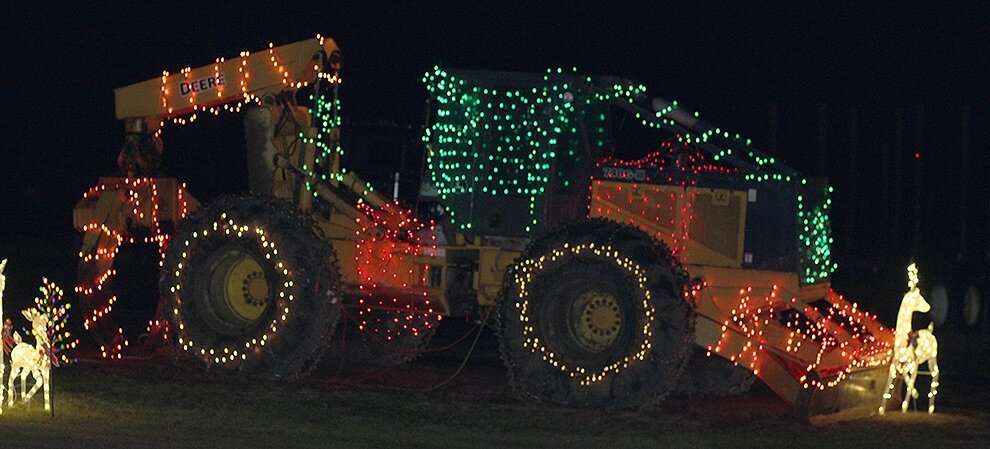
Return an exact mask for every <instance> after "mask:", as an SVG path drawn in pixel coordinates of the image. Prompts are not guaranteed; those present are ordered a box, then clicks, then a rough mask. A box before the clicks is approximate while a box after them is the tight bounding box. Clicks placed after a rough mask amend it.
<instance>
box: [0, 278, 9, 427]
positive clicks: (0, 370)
mask: <svg viewBox="0 0 990 449" xmlns="http://www.w3.org/2000/svg"><path fill="white" fill-rule="evenodd" d="M5 268H7V259H4V260H3V261H2V262H0V326H4V325H5V323H4V321H3V290H4V289H5V288H6V287H7V277H6V276H4V275H3V270H4V269H5ZM2 340H3V337H2V336H0V413H3V376H4V374H6V371H7V362H6V357H7V345H6V342H4V341H2Z"/></svg>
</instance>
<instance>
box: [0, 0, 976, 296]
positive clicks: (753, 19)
mask: <svg viewBox="0 0 990 449" xmlns="http://www.w3.org/2000/svg"><path fill="white" fill-rule="evenodd" d="M17 3H20V2H17ZM337 3H338V2H320V3H316V4H308V5H293V6H274V5H267V4H256V3H247V4H241V3H240V2H230V3H226V2H225V3H215V4H214V3H205V4H200V3H194V2H179V3H160V4H159V3H155V4H150V5H145V4H115V5H110V6H94V5H95V4H93V5H91V4H89V3H86V2H84V3H83V4H82V5H81V6H68V5H55V6H52V5H35V4H33V2H32V3H23V4H18V5H15V6H13V7H11V6H6V7H5V12H4V14H3V19H2V23H0V28H2V38H0V42H2V48H3V52H4V58H3V61H4V65H3V69H2V70H0V76H2V78H0V80H2V83H0V85H2V86H3V90H4V92H3V95H0V98H2V101H3V103H2V105H3V111H4V116H5V119H4V127H3V129H4V130H5V131H4V133H3V137H4V138H3V140H2V145H3V155H4V161H3V162H2V163H0V167H2V172H0V191H2V192H3V193H4V195H3V197H4V203H5V204H4V207H2V208H0V211H2V212H0V213H2V215H0V229H2V231H3V232H2V233H0V257H4V256H7V255H8V254H10V255H13V256H14V257H15V258H29V259H30V258H34V262H32V264H31V265H32V267H31V268H30V269H29V270H30V271H31V274H32V275H34V274H35V271H37V272H38V274H39V275H40V273H41V272H50V271H55V272H57V273H60V274H58V275H57V276H56V277H59V276H61V277H62V278H64V279H62V281H63V282H66V283H67V284H69V285H71V282H72V281H73V280H72V279H71V277H72V276H73V273H72V269H73V268H72V267H73V266H74V263H75V262H74V257H75V251H77V249H76V248H75V246H74V245H75V244H76V243H75V240H74V239H76V238H77V237H76V233H75V231H73V229H72V222H71V210H72V207H73V205H74V204H75V202H76V201H77V200H78V199H79V198H80V197H81V194H82V192H84V191H85V190H86V189H87V188H88V187H89V186H91V185H92V184H94V183H95V182H96V179H97V177H99V176H101V175H110V174H112V172H113V171H114V169H115V168H116V167H115V158H116V155H117V152H118V150H119V148H120V145H121V143H122V138H123V133H122V125H121V124H120V123H119V122H117V121H116V120H115V118H114V111H113V89H114V88H115V87H120V86H123V85H127V84H130V83H134V82H139V81H143V80H145V79H149V78H153V77H156V76H159V75H160V74H161V71H162V70H169V71H171V72H176V71H178V70H179V69H180V68H182V67H186V66H193V67H195V66H199V65H203V64H208V63H211V62H212V61H213V60H214V58H216V57H218V56H226V57H230V56H235V55H237V54H238V52H240V51H241V50H251V51H256V50H261V49H263V48H266V47H267V45H268V43H269V42H274V43H275V44H276V45H280V44H285V43H289V42H294V41H297V40H301V39H305V38H309V37H312V36H314V35H315V34H317V33H322V34H323V35H325V36H330V37H333V38H334V39H335V40H336V41H337V43H338V44H339V45H340V47H341V51H342V53H343V58H344V69H343V77H344V80H345V84H344V85H343V86H342V94H341V95H342V100H343V105H344V106H343V107H344V109H343V111H344V115H345V117H346V119H347V120H348V121H349V122H352V123H361V122H390V123H391V122H394V123H397V124H400V125H405V126H409V127H412V129H413V130H414V134H415V130H416V129H418V127H419V126H421V124H422V118H423V111H424V109H423V108H424V102H425V100H426V91H425V89H424V87H423V85H422V83H421V82H420V78H421V76H422V74H423V72H425V71H426V70H428V69H430V68H431V67H432V66H433V65H435V64H441V65H443V66H445V67H452V68H471V69H491V70H508V71H530V72H542V71H544V70H546V69H547V68H550V67H568V68H570V67H577V68H578V70H579V71H580V72H583V73H589V74H601V75H616V76H621V77H625V78H629V79H633V80H637V81H639V82H641V83H643V84H645V85H646V86H647V87H648V88H649V91H650V92H651V93H652V94H653V95H658V96H661V97H665V98H668V99H674V100H678V101H679V103H680V104H681V105H682V106H684V107H687V108H689V109H693V110H697V111H700V112H701V116H702V118H704V119H706V120H708V121H709V122H711V123H714V124H717V125H719V126H721V127H723V128H724V129H729V130H732V131H734V132H739V133H741V134H743V135H745V136H749V137H751V138H753V140H754V142H755V143H756V145H757V146H760V147H762V148H766V149H768V150H769V151H770V152H771V153H773V154H775V155H778V156H782V157H784V158H785V159H787V160H788V161H789V162H790V163H791V165H792V166H794V167H796V168H797V169H799V170H802V171H804V172H806V173H808V174H811V175H827V176H829V177H830V179H831V180H832V182H833V184H834V185H835V186H836V190H837V194H836V197H837V198H836V203H837V205H836V211H835V217H834V218H835V221H836V222H835V229H836V240H837V241H838V242H845V243H841V244H838V246H837V255H838V261H839V263H840V266H842V267H845V268H840V273H839V274H842V272H843V270H844V269H845V270H852V271H855V270H859V269H861V268H862V269H870V262H869V261H870V260H871V258H876V257H878V256H877V255H878V254H883V252H884V251H889V250H890V248H892V247H893V248H895V249H898V250H897V251H894V252H893V253H891V254H887V255H885V256H883V258H884V259H885V261H891V262H892V261H900V260H901V259H905V258H907V257H909V256H910V254H906V253H905V252H906V251H907V250H904V248H909V247H910V238H908V237H905V236H907V235H910V234H911V232H913V231H912V230H913V229H914V226H913V225H912V224H908V225H901V226H900V227H898V226H895V225H894V224H892V223H894V222H896V221H897V220H895V219H893V218H890V217H891V216H893V217H902V218H904V217H906V218H910V217H914V216H920V217H921V218H922V220H923V221H922V223H923V226H921V227H920V229H921V233H922V234H923V236H922V240H923V241H925V242H927V243H931V244H932V245H939V246H941V247H943V248H949V247H952V248H955V246H958V243H957V242H955V240H953V238H954V237H953V236H954V235H955V234H956V233H957V232H956V230H957V228H958V225H957V224H956V223H958V221H959V217H960V216H962V215H964V214H963V213H962V212H960V211H961V210H962V209H961V208H962V205H961V203H960V202H959V201H958V189H959V186H960V184H959V181H960V180H959V176H957V174H958V173H959V168H960V167H961V165H962V162H961V161H960V159H959V157H958V151H957V149H958V147H959V145H960V142H961V140H962V135H963V131H962V130H963V128H962V127H961V125H960V117H961V116H962V110H963V109H964V108H965V107H968V108H969V110H970V126H969V140H970V146H971V155H972V156H971V160H970V163H969V164H967V166H969V167H970V177H969V178H968V179H969V180H968V184H967V185H968V186H969V189H968V190H971V192H972V193H971V194H970V195H969V199H968V202H967V203H966V209H965V210H966V214H965V215H966V216H967V217H970V218H969V219H968V221H969V224H968V226H969V227H970V230H969V232H970V233H971V234H972V235H978V236H979V238H980V239H982V240H976V241H973V242H968V243H966V245H967V246H972V247H973V248H977V250H976V252H985V251H986V249H985V248H986V245H987V243H986V234H987V232H986V231H987V226H986V222H987V219H990V217H987V209H990V200H987V197H988V196H990V195H988V193H987V187H986V185H985V182H984V181H983V180H982V174H983V173H986V172H987V169H986V167H987V166H988V165H990V164H988V163H987V154H986V153H987V148H988V145H990V134H988V131H987V130H988V129H990V108H988V106H987V105H988V104H990V103H988V100H990V95H988V93H990V91H988V84H987V73H988V72H990V70H988V69H990V62H988V61H990V38H988V37H987V30H988V29H990V20H988V8H987V7H986V6H985V5H983V6H980V7H978V9H972V8H973V7H972V6H966V7H963V6H958V5H957V6H951V7H950V6H944V5H920V4H913V3H901V2H889V3H890V4H889V5H887V3H888V2H883V3H884V6H876V5H872V4H870V5H867V4H862V5H860V4H854V3H848V2H829V3H830V4H829V5H828V6H821V5H817V4H815V5H813V4H806V3H803V2H789V3H788V4H786V5H785V4H776V3H765V2H761V3H760V4H750V3H742V4H738V5H736V4H734V5H731V6H730V5H726V4H723V3H729V2H713V3H707V2H685V3H670V4H663V5H659V4H654V2H645V3H643V4H638V5H633V6H619V5H612V4H611V3H612V2H576V4H575V5H573V6H570V5H568V4H565V3H563V2H562V3H560V4H552V2H547V3H545V4H543V2H538V3H541V4H540V5H535V6H534V5H531V4H530V3H531V2H523V1H518V2H494V3H487V2H477V3H476V4H475V2H457V3H446V2H443V3H439V2H426V3H425V4H422V5H421V4H419V2H408V3H376V2H354V3H350V4H337ZM468 3H470V4H468ZM733 3H734V2H733ZM973 3H976V2H973ZM822 104H827V106H825V108H824V111H825V115H824V116H822V115H821V111H822V107H821V105H822ZM853 107H855V108H856V110H857V121H856V123H857V125H856V133H855V137H851V136H852V135H853V134H852V132H851V131H852V126H851V125H850V120H849V111H850V110H851V108H853ZM898 108H900V109H902V110H903V117H904V123H905V130H904V145H903V146H902V148H901V150H902V151H901V153H900V154H894V155H893V157H895V158H899V160H901V161H902V164H903V165H902V167H901V170H902V171H903V172H902V175H903V179H902V184H901V185H900V186H899V187H900V190H903V191H904V192H905V193H904V194H903V195H902V196H903V197H904V198H903V199H902V202H901V203H898V204H897V205H892V204H891V203H890V202H891V201H893V198H894V197H895V195H884V194H883V191H885V190H886V191H888V192H887V193H890V192H889V191H890V189H891V187H890V185H887V186H885V185H884V184H883V183H882V181H881V178H882V176H881V173H882V172H883V166H884V165H883V162H882V160H883V157H882V152H881V148H882V147H883V145H884V144H885V143H886V144H888V145H889V146H890V147H891V148H892V150H893V149H894V148H893V147H894V145H895V140H896V139H895V129H896V126H895V125H894V123H895V120H896V115H897V110H898ZM771 111H775V115H776V132H775V134H771V132H770V129H771V126H770V122H771V119H770V116H771ZM919 111H920V120H919ZM823 123H824V124H825V130H826V134H825V137H824V140H822V136H821V133H820V130H821V128H822V124H823ZM918 123H921V124H922V125H921V127H920V128H919V127H918V126H917V124H918ZM919 130H920V131H919ZM169 132H170V129H169V128H167V129H166V135H168V133H169ZM343 132H344V135H345V139H346V138H347V133H348V132H349V129H348V128H347V127H345V128H344V129H343ZM354 132H355V133H356V132H357V131H356V130H355V131H354ZM235 141H236V140H235ZM210 142H211V144H210V146H214V147H215V148H212V149H210V148H202V147H203V145H202V144H200V145H198V146H197V145H188V146H183V145H181V144H176V145H175V146H169V145H170V142H169V141H168V140H166V149H165V159H166V160H165V166H166V168H168V167H172V168H173V169H174V171H173V172H171V174H173V175H176V176H178V177H180V178H182V179H185V180H187V181H189V183H190V187H191V189H192V190H193V192H194V193H197V192H200V193H205V194H207V195H206V196H207V197H208V196H209V194H210V193H212V192H215V191H224V190H227V191H236V190H237V189H239V188H240V187H239V186H238V185H237V182H233V183H232V184H233V185H221V184H225V183H226V182H220V181H217V180H221V181H223V180H235V181H236V179H238V176H240V175H234V174H230V173H227V172H229V171H231V170H235V169H236V168H237V167H243V153H242V152H240V150H239V149H238V148H236V146H237V145H233V144H231V145H228V146H225V145H224V142H225V141H224V140H216V139H215V138H214V139H213V140H210ZM822 144H824V146H825V147H826V148H827V149H828V152H827V156H826V160H825V162H826V164H825V165H824V172H822V170H821V168H820V166H819V162H818V160H819V159H818V158H819V148H820V147H821V146H822ZM347 150H348V151H352V149H347ZM407 151H409V152H413V153H411V154H410V155H409V156H407V157H411V158H412V159H415V158H416V157H418V154H419V153H418V152H419V151H421V148H420V147H415V146H410V147H407ZM851 151H855V152H856V153H857V157H856V158H855V159H856V160H857V164H856V166H855V167H853V168H851V167H850V165H849V163H848V161H849V154H850V152H851ZM915 152H918V153H920V155H921V159H920V160H914V157H913V156H914V153H915ZM395 154H396V153H395V150H390V154H389V155H386V157H384V158H383V159H384V160H386V161H392V162H391V163H393V164H394V163H396V162H395V161H394V159H395ZM225 161H236V162H235V163H230V164H226V163H225ZM919 163H923V169H921V170H920V171H917V172H916V171H915V168H914V165H913V164H919ZM385 165H388V163H386V164H385ZM891 166H892V164H888V165H886V167H888V170H889V169H890V167H891ZM353 168H354V169H356V170H357V171H358V172H359V173H360V172H362V170H364V169H368V168H362V167H353ZM379 168H380V167H379ZM386 168H391V167H386ZM219 172H224V173H219ZM915 173H918V176H916V175H915ZM888 175H889V176H893V173H892V172H890V173H888ZM369 177H372V178H373V177H374V176H373V175H369ZM918 180H920V181H921V182H922V184H920V185H919V186H920V187H921V191H922V192H924V193H922V194H920V195H918V196H917V198H919V199H920V200H919V201H914V198H915V194H914V193H913V192H914V190H913V189H914V186H915V184H914V182H916V181H918ZM228 184H229V183H228ZM204 185H205V186H209V188H206V187H198V186H204ZM895 187H897V186H895ZM197 189H199V190H197ZM211 189H212V190H211ZM881 198H886V199H887V201H888V202H887V203H886V204H881V203H880V199H881ZM843 204H845V205H843ZM893 207H897V209H898V210H899V211H900V212H899V213H896V212H895V213H890V212H889V210H890V209H891V208H893ZM880 210H884V211H888V212H887V213H884V214H881V213H880V212H878V211H880ZM881 215H883V216H886V217H887V218H881ZM895 228H897V229H899V230H892V229H895ZM891 232H893V234H894V235H895V236H898V235H900V237H896V238H895V240H894V241H889V240H890V239H888V238H887V237H885V236H886V235H887V234H890V233H891ZM878 239H879V240H878ZM878 241H882V242H883V243H882V244H880V243H877V242H878ZM44 243H48V245H47V246H46V245H44ZM27 247H32V248H38V249H37V254H35V255H29V254H27V253H26V251H27V250H26V249H25V248H27ZM947 251H948V252H952V251H953V250H947ZM887 256H892V257H887ZM890 259H892V260H890ZM14 266H16V264H15V265H14ZM847 277H848V278H850V279H852V278H854V277H855V276H852V275H848V271H847Z"/></svg>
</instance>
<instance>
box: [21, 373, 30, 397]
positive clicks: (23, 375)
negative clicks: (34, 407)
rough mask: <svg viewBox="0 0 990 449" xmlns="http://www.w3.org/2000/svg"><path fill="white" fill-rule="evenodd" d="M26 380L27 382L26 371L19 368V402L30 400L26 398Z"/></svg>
mask: <svg viewBox="0 0 990 449" xmlns="http://www.w3.org/2000/svg"><path fill="white" fill-rule="evenodd" d="M27 380H28V370H27V369H25V368H21V402H27V401H28V399H31V398H29V397H28V396H27V391H26V390H27Z"/></svg>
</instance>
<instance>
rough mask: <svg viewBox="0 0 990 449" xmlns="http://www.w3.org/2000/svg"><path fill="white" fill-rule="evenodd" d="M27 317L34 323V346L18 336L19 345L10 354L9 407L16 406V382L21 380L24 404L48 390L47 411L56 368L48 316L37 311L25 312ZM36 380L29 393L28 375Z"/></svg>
mask: <svg viewBox="0 0 990 449" xmlns="http://www.w3.org/2000/svg"><path fill="white" fill-rule="evenodd" d="M22 313H23V314H24V318H27V319H28V321H30V322H31V333H32V334H34V341H35V343H34V346H31V345H29V344H27V343H24V342H22V341H21V336H20V334H18V333H16V332H15V333H14V342H15V343H16V346H14V349H13V350H12V351H10V378H9V379H8V381H7V390H8V392H9V393H10V396H9V397H8V398H7V406H8V407H9V406H11V405H13V404H14V393H15V390H14V380H15V379H16V377H17V376H18V375H19V376H20V378H21V401H22V402H27V401H29V400H30V399H31V398H32V397H33V396H34V394H35V393H37V392H38V390H39V389H41V388H42V387H43V388H44V389H45V410H51V399H50V396H49V385H50V384H49V379H50V377H49V376H50V373H51V367H52V357H51V345H50V343H49V341H48V326H49V322H48V316H47V315H45V314H44V313H41V312H40V311H38V310H37V309H33V308H31V309H25V310H24V311H23V312H22ZM28 374H31V377H33V378H34V386H33V387H31V389H30V390H28V391H27V392H26V393H25V391H24V390H25V389H26V388H27V387H26V385H27V376H28Z"/></svg>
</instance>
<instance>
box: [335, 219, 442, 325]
mask: <svg viewBox="0 0 990 449" xmlns="http://www.w3.org/2000/svg"><path fill="white" fill-rule="evenodd" d="M358 210H360V211H361V212H362V213H363V214H364V215H365V217H366V218H365V219H362V218H361V217H358V218H356V219H355V222H356V223H357V225H358V226H359V227H360V230H359V231H357V232H355V234H356V238H357V243H356V250H355V256H354V258H355V263H356V267H357V274H358V277H359V279H360V282H361V284H360V285H359V286H358V290H359V295H360V298H359V299H358V301H357V308H356V316H355V317H354V318H355V319H356V320H357V322H358V323H357V326H358V330H360V331H362V332H365V333H366V334H370V335H371V336H372V337H373V338H376V339H380V340H382V341H384V342H388V341H391V340H393V339H397V338H400V337H403V336H412V337H419V336H420V334H421V333H423V332H429V331H432V330H433V329H434V328H435V327H436V326H437V324H438V323H439V322H440V320H441V318H442V315H441V311H440V310H438V309H437V308H436V307H435V306H434V304H433V303H432V302H431V301H430V297H429V293H428V290H427V288H426V284H427V278H428V276H429V264H425V263H421V262H420V261H419V260H418V259H419V258H421V257H423V256H428V257H432V255H433V254H435V253H436V248H437V244H436V233H435V232H430V239H431V240H430V241H429V242H426V243H425V244H424V243H423V242H422V239H421V237H420V231H422V230H424V228H427V227H428V228H429V230H430V231H433V230H434V226H435V225H434V224H433V223H429V224H428V225H424V224H423V223H421V222H420V221H418V220H417V219H416V218H413V217H411V213H410V212H409V211H407V210H405V209H403V208H402V207H401V206H399V205H398V204H395V203H384V204H382V206H381V207H373V206H371V205H369V204H368V203H364V202H359V203H358Z"/></svg>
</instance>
